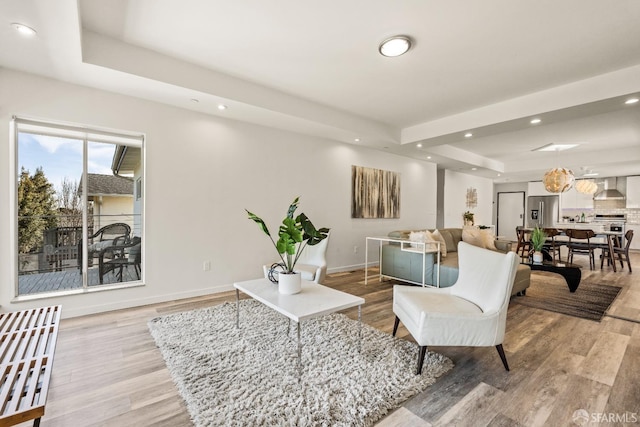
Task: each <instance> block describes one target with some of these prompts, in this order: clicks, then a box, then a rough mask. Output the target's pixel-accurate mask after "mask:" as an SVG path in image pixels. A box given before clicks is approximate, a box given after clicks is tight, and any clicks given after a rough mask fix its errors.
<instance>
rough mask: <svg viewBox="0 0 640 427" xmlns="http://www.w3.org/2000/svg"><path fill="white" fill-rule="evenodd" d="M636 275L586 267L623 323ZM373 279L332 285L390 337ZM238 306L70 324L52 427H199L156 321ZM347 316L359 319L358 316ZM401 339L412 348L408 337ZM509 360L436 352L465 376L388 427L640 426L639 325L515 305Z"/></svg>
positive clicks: (489, 351) (385, 291) (636, 295)
mask: <svg viewBox="0 0 640 427" xmlns="http://www.w3.org/2000/svg"><path fill="white" fill-rule="evenodd" d="M583 265H585V264H583ZM632 265H636V266H637V267H636V268H637V269H638V271H637V272H634V273H633V274H629V273H628V271H627V270H626V268H625V270H624V272H620V271H619V272H617V273H613V271H612V270H611V269H608V268H607V267H605V269H604V270H602V271H601V270H600V269H598V270H594V271H589V268H588V264H586V265H585V268H583V281H589V282H593V283H605V284H615V285H618V286H622V287H623V290H622V292H621V294H620V295H619V296H618V298H617V300H616V301H615V302H614V305H613V307H612V312H613V313H615V314H616V315H619V316H621V317H628V318H633V319H637V320H640V280H639V279H638V278H639V277H640V254H638V253H635V254H633V255H632ZM534 274H537V273H534ZM354 276H355V277H356V278H357V280H354ZM363 278H364V274H363V271H358V272H356V274H353V273H352V274H349V273H338V274H334V275H331V276H330V277H329V279H328V280H327V282H326V284H327V285H329V286H332V287H335V288H337V289H341V290H344V291H347V292H350V293H353V294H357V295H361V296H363V297H364V298H365V299H366V304H365V305H364V307H363V321H364V322H366V323H368V324H370V325H372V326H374V327H376V328H379V329H381V330H383V331H387V332H391V329H392V326H393V314H392V311H391V289H392V284H393V282H384V283H382V284H380V283H369V284H368V285H367V286H366V287H365V286H364V282H363ZM234 299H235V293H233V292H227V293H224V294H217V295H213V296H210V297H202V298H194V299H189V300H182V301H172V302H167V303H162V304H155V305H151V306H145V307H139V308H134V309H129V310H121V311H114V312H109V313H104V314H99V315H92V316H85V317H79V318H73V319H68V320H64V321H63V322H62V325H61V329H60V334H59V341H58V347H57V352H56V358H55V363H54V370H53V377H52V383H51V388H50V391H49V401H48V405H47V408H46V415H45V417H44V418H43V420H42V425H43V427H44V426H46V427H53V426H74V427H75V426H94V425H100V426H172V427H173V426H189V425H191V422H190V420H189V415H188V413H187V410H186V408H185V405H184V403H183V402H182V400H181V398H180V396H179V395H178V392H177V390H176V388H175V387H174V385H173V383H172V381H171V378H170V376H169V372H168V371H167V369H166V367H165V364H164V361H163V360H162V357H161V355H160V353H159V351H158V350H157V349H156V347H155V344H154V342H153V340H152V338H151V336H150V335H149V332H148V329H147V321H148V320H149V319H151V318H153V317H156V316H158V315H163V314H167V313H173V312H179V311H184V310H190V309H194V308H200V307H206V306H210V305H215V304H219V303H222V302H224V301H233V300H234ZM346 313H347V314H348V315H349V316H352V317H354V318H355V317H357V312H356V311H355V309H352V310H349V311H347V312H346ZM399 335H400V336H404V337H405V338H407V339H411V338H410V337H407V334H406V331H405V330H404V329H403V328H401V329H400V331H399ZM504 348H505V350H506V353H507V358H508V359H509V364H510V366H511V372H506V371H505V370H504V368H503V367H502V363H501V362H500V358H499V357H498V354H497V352H496V351H495V349H494V348H476V349H472V348H449V347H438V348H434V350H435V351H438V352H441V353H443V354H445V355H447V356H448V357H450V358H451V359H452V360H453V361H454V363H455V365H456V366H455V367H454V368H453V369H452V370H451V371H450V372H449V373H448V374H446V375H445V376H444V377H442V378H440V379H439V380H438V382H437V383H436V384H434V385H433V386H432V387H430V388H429V389H427V390H426V391H425V392H423V393H421V394H420V395H418V396H416V397H414V398H413V399H410V400H409V401H407V402H406V403H405V405H404V406H403V408H401V409H399V410H397V411H396V412H394V413H392V414H391V415H389V416H387V417H386V418H385V419H383V420H382V421H381V422H380V423H379V425H381V426H404V425H406V426H419V425H425V426H428V425H470V426H471V425H473V426H485V425H491V426H498V425H505V426H506V425H509V426H512V425H523V426H535V425H550V426H561V425H562V426H565V425H571V424H572V416H573V413H574V411H576V410H578V409H585V410H586V411H587V412H588V413H589V414H591V413H614V414H622V415H623V416H624V414H625V412H626V413H627V416H628V417H632V415H631V414H633V413H635V416H637V417H638V418H640V416H639V415H638V413H640V323H635V322H630V321H626V320H620V319H615V318H607V317H605V318H604V319H603V321H602V322H594V321H590V320H583V319H578V318H574V317H569V316H565V315H561V314H557V313H552V312H548V311H544V310H539V309H534V308H529V307H525V306H523V305H520V304H516V303H513V302H512V303H511V305H510V308H509V315H508V320H507V335H506V340H505V343H504ZM595 416H597V414H596V415H595ZM638 422H639V423H640V420H639V421H638ZM23 425H24V426H27V425H30V423H25V424H23ZM602 425H606V424H602ZM619 425H621V424H619Z"/></svg>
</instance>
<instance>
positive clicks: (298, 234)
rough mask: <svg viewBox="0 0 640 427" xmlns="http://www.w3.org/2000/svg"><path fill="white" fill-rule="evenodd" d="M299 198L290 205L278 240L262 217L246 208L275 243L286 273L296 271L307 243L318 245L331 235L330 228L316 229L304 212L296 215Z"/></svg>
mask: <svg viewBox="0 0 640 427" xmlns="http://www.w3.org/2000/svg"><path fill="white" fill-rule="evenodd" d="M299 199H300V197H296V198H295V199H294V200H293V202H292V203H291V205H290V206H289V209H288V210H287V215H286V216H285V218H284V219H283V220H282V224H281V225H280V228H279V229H278V240H277V241H275V240H274V239H273V236H271V233H270V232H269V229H268V228H267V225H266V224H265V223H264V221H263V220H262V218H260V217H258V216H257V215H255V214H254V213H251V212H249V211H248V210H247V209H245V211H247V215H248V216H249V219H250V220H252V221H255V222H256V223H257V224H258V226H260V229H262V231H263V232H264V233H265V234H266V235H267V236H269V239H271V243H273V246H274V247H275V248H276V250H277V251H278V255H279V256H280V259H281V260H282V266H283V268H284V270H285V271H284V272H285V273H293V272H294V270H293V269H294V268H295V266H296V263H297V262H298V258H300V255H301V254H302V251H303V250H304V248H305V247H306V246H307V245H309V246H314V245H317V244H318V243H320V242H321V241H323V240H324V239H326V238H327V236H328V235H329V229H328V228H320V229H316V228H315V226H314V225H313V223H312V222H311V220H310V219H309V218H308V217H307V216H306V215H305V214H304V213H301V214H300V215H298V216H296V217H294V213H295V211H296V209H298V205H299Z"/></svg>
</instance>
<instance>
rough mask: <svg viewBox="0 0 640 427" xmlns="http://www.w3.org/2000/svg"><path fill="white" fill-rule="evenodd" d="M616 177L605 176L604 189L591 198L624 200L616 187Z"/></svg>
mask: <svg viewBox="0 0 640 427" xmlns="http://www.w3.org/2000/svg"><path fill="white" fill-rule="evenodd" d="M617 184H618V178H606V179H605V180H604V189H603V190H602V191H600V192H599V193H596V195H595V196H593V200H624V195H623V194H622V193H621V192H620V191H618V190H617V189H616V186H617Z"/></svg>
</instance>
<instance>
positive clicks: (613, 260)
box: [607, 236, 617, 273]
mask: <svg viewBox="0 0 640 427" xmlns="http://www.w3.org/2000/svg"><path fill="white" fill-rule="evenodd" d="M613 239H615V237H614V236H607V243H608V245H609V260H610V261H611V264H612V265H613V272H614V273H615V272H616V271H617V270H616V256H615V252H614V251H613V247H614V244H613Z"/></svg>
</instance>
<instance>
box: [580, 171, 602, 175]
mask: <svg viewBox="0 0 640 427" xmlns="http://www.w3.org/2000/svg"><path fill="white" fill-rule="evenodd" d="M598 175H600V174H599V173H598V172H587V173H585V174H583V175H582V176H598Z"/></svg>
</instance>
